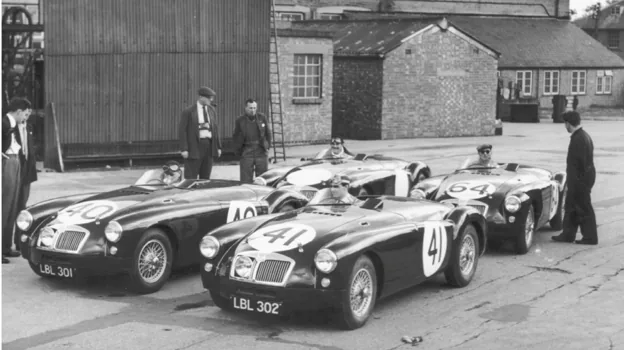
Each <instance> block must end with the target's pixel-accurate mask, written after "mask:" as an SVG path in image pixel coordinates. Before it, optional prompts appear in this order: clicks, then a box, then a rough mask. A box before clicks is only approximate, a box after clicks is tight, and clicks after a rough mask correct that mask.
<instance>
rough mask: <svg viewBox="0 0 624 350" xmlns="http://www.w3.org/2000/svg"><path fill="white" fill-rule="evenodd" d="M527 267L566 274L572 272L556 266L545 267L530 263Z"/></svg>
mask: <svg viewBox="0 0 624 350" xmlns="http://www.w3.org/2000/svg"><path fill="white" fill-rule="evenodd" d="M527 267H530V268H534V269H536V270H537V271H546V272H559V273H565V274H568V275H571V274H572V272H570V271H568V270H564V269H560V268H558V267H545V266H532V265H528V266H527Z"/></svg>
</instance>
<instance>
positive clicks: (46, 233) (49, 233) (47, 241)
mask: <svg viewBox="0 0 624 350" xmlns="http://www.w3.org/2000/svg"><path fill="white" fill-rule="evenodd" d="M52 244H54V230H53V229H52V228H51V227H46V228H44V229H43V230H41V232H40V233H39V245H40V246H42V247H52Z"/></svg>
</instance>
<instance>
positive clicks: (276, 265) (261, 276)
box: [254, 260, 290, 283]
mask: <svg viewBox="0 0 624 350" xmlns="http://www.w3.org/2000/svg"><path fill="white" fill-rule="evenodd" d="M289 267H290V262H288V261H281V260H265V261H262V262H261V263H259V264H258V269H257V270H256V275H255V276H254V280H256V281H257V282H269V283H282V281H284V276H286V272H288V268H289Z"/></svg>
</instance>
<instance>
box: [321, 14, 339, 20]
mask: <svg viewBox="0 0 624 350" xmlns="http://www.w3.org/2000/svg"><path fill="white" fill-rule="evenodd" d="M323 17H326V18H323ZM334 17H336V18H334ZM343 18H344V15H343V14H342V13H319V19H323V20H331V21H333V20H341V19H343Z"/></svg>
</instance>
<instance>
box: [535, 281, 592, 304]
mask: <svg viewBox="0 0 624 350" xmlns="http://www.w3.org/2000/svg"><path fill="white" fill-rule="evenodd" d="M582 279H583V278H576V279H573V280H572V281H570V282H567V283H564V284H560V285H558V286H557V287H555V288H552V289H549V290H547V291H545V292H544V293H542V294H540V295H538V296H536V297H533V298H531V299H529V300H527V301H525V303H528V302H532V301H536V300H538V299H541V298H543V297H545V296H546V295H548V294H550V293H552V292H554V291H556V290H559V289H561V288H563V287H565V286H568V285H572V284H574V283H576V282H578V281H580V280H582Z"/></svg>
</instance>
